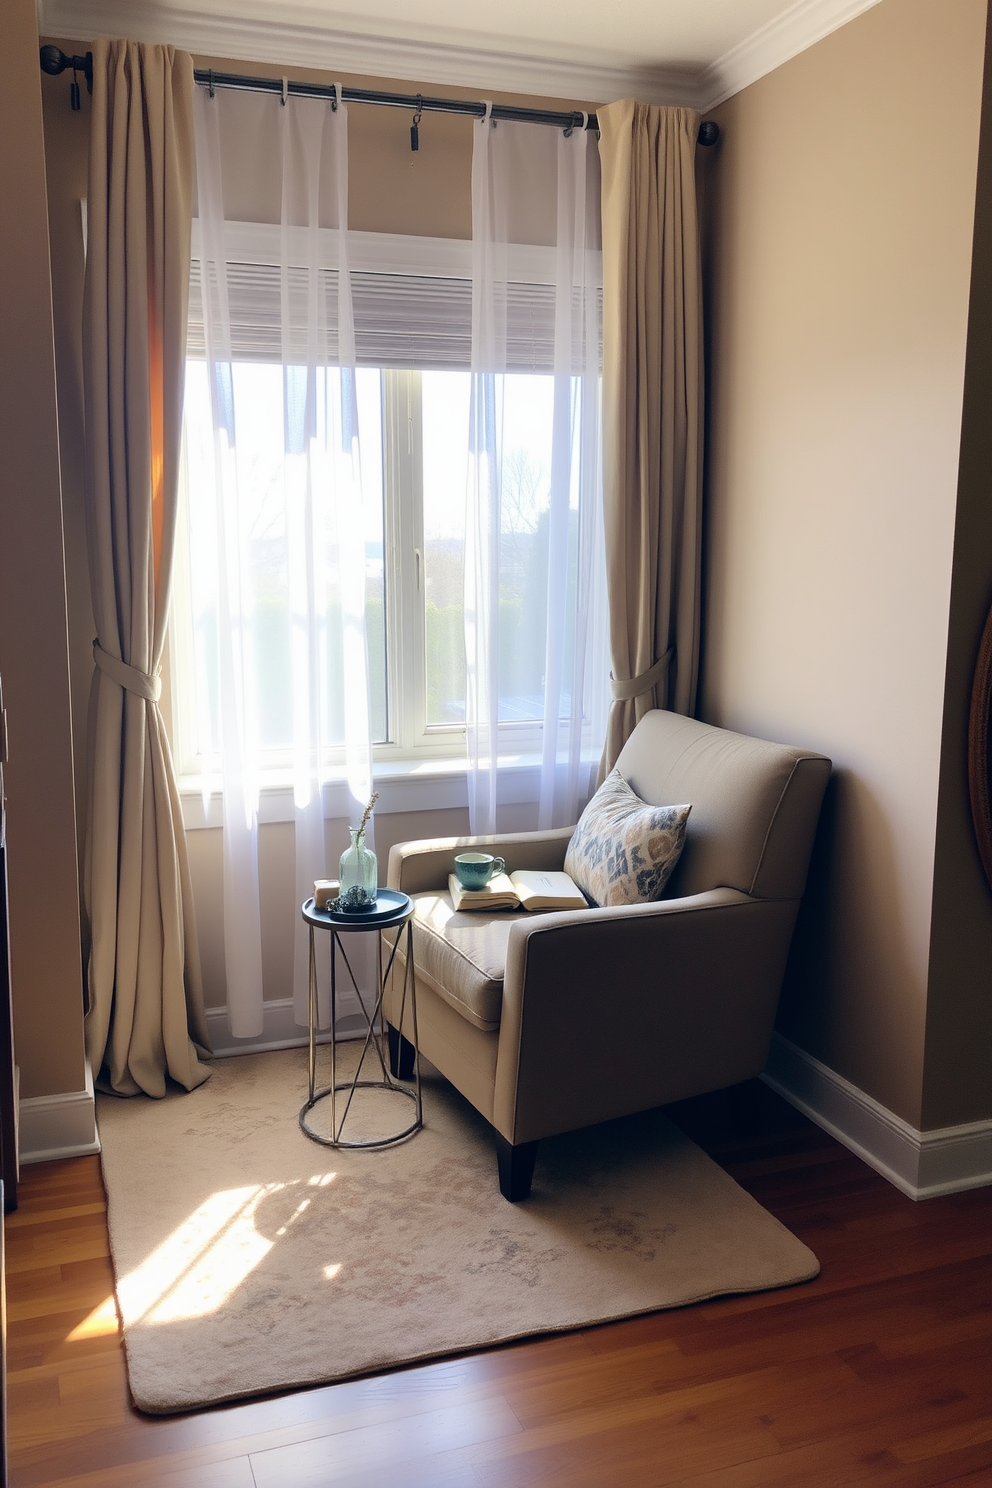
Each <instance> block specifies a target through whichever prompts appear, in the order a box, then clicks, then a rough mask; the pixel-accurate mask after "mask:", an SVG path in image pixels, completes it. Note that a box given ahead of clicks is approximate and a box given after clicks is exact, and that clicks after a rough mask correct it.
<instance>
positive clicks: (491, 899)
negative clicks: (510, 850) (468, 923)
mask: <svg viewBox="0 0 992 1488" xmlns="http://www.w3.org/2000/svg"><path fill="white" fill-rule="evenodd" d="M448 888H449V889H450V890H451V902H452V904H453V905H454V907H455V909H531V910H533V909H585V908H586V907H587V900H586V897H585V895H584V894H583V893H582V890H581V889H580V888H578V887H577V886H576V884H575V881H574V879H572V878H570V877H569V875H568V874H567V873H553V872H550V871H547V872H546V871H545V870H544V869H538V868H518V869H517V871H516V873H497V874H494V875H493V877H492V878H491V879H490V880H489V882H488V883H487V884H486V885H485V887H484V888H481V889H466V888H465V887H464V886H463V885H462V884H460V883H459V882H458V880H457V878H456V877H455V875H454V874H453V873H452V874H451V875H450V876H449V878H448Z"/></svg>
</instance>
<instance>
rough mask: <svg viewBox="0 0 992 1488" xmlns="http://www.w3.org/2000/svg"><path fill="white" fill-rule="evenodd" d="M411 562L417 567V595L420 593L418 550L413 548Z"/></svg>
mask: <svg viewBox="0 0 992 1488" xmlns="http://www.w3.org/2000/svg"><path fill="white" fill-rule="evenodd" d="M413 560H414V562H415V563H416V565H417V593H418V594H419V593H420V549H419V548H414V550H413Z"/></svg>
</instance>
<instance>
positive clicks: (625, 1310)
mask: <svg viewBox="0 0 992 1488" xmlns="http://www.w3.org/2000/svg"><path fill="white" fill-rule="evenodd" d="M351 1047H352V1048H354V1046H351ZM366 1068H367V1066H366ZM305 1088H306V1053H305V1051H304V1050H296V1049H294V1050H286V1051H282V1052H279V1053H273V1054H254V1055H247V1056H242V1057H240V1058H235V1059H220V1060H217V1061H216V1062H215V1063H214V1065H213V1073H212V1075H211V1078H210V1079H209V1080H208V1081H207V1082H206V1083H205V1084H204V1085H201V1086H200V1087H199V1089H197V1090H194V1091H192V1092H191V1093H190V1094H175V1095H169V1096H167V1097H166V1098H165V1100H162V1101H152V1100H143V1099H141V1098H138V1099H135V1100H120V1099H117V1098H114V1097H112V1096H101V1097H100V1098H99V1104H98V1112H99V1126H100V1136H101V1138H102V1142H103V1172H104V1179H105V1182H106V1187H107V1198H108V1207H109V1226H110V1241H111V1248H112V1252H113V1259H114V1268H115V1274H116V1279H117V1299H118V1307H119V1310H120V1314H121V1318H122V1321H123V1327H124V1343H125V1348H126V1351H127V1364H128V1372H129V1376H130V1383H131V1391H132V1394H133V1397H134V1400H135V1403H136V1404H137V1405H138V1406H139V1407H140V1408H141V1409H142V1410H145V1411H150V1412H155V1413H168V1412H170V1411H181V1410H187V1409H192V1408H195V1407H197V1406H205V1405H211V1404H216V1403H218V1402H220V1401H225V1400H234V1399H237V1398H239V1397H244V1396H249V1395H257V1394H262V1393H264V1392H266V1391H275V1390H285V1389H290V1388H292V1387H294V1386H301V1385H313V1384H318V1383H322V1382H327V1381H330V1380H338V1379H343V1378H345V1377H347V1376H349V1375H357V1374H365V1373H369V1372H373V1371H377V1370H382V1369H389V1368H391V1367H393V1366H395V1365H400V1364H405V1363H409V1362H411V1361H412V1360H417V1359H426V1358H430V1357H432V1356H435V1355H439V1354H449V1353H455V1352H458V1351H459V1350H466V1349H472V1350H475V1349H480V1348H485V1347H486V1346H487V1345H490V1344H495V1343H498V1342H501V1341H503V1340H505V1339H510V1338H519V1337H522V1336H524V1335H527V1334H535V1333H543V1332H551V1331H557V1330H561V1329H567V1328H575V1327H580V1326H582V1325H585V1324H589V1323H598V1322H602V1321H605V1320H606V1319H610V1318H619V1317H628V1316H630V1315H631V1314H633V1313H639V1312H650V1311H653V1310H655V1309H656V1308H666V1307H679V1306H683V1305H684V1304H686V1303H689V1302H697V1301H699V1300H701V1299H703V1298H706V1297H714V1296H718V1295H720V1294H721V1293H725V1292H749V1291H758V1290H761V1289H763V1288H767V1287H780V1286H787V1285H789V1284H790V1283H793V1282H799V1281H804V1280H807V1279H808V1278H810V1277H812V1276H815V1275H816V1274H817V1272H818V1270H819V1266H818V1263H817V1260H816V1257H815V1256H814V1255H813V1254H812V1252H811V1251H809V1250H807V1249H806V1247H805V1246H804V1245H802V1244H800V1242H799V1241H798V1240H797V1239H796V1238H795V1237H794V1236H793V1235H791V1234H790V1233H789V1231H788V1230H786V1229H785V1228H783V1226H782V1225H780V1224H779V1223H778V1221H777V1220H776V1219H774V1218H772V1216H771V1215H770V1214H768V1213H767V1212H766V1211H765V1210H764V1209H762V1208H761V1206H760V1205H759V1204H757V1203H756V1202H755V1200H753V1199H752V1198H750V1197H749V1195H748V1194H746V1193H745V1192H744V1191H743V1189H741V1188H739V1187H738V1185H737V1184H736V1183H734V1181H733V1180H732V1179H731V1178H729V1177H728V1176H727V1174H726V1173H724V1172H723V1171H722V1169H721V1168H719V1167H718V1166H717V1165H716V1164H715V1163H714V1162H712V1161H711V1160H710V1159H709V1158H708V1157H707V1156H706V1155H705V1154H704V1153H703V1152H701V1151H700V1150H699V1148H698V1147H696V1146H695V1145H694V1144H693V1143H692V1142H690V1141H689V1140H688V1138H686V1137H685V1136H683V1135H682V1134H681V1133H680V1132H679V1131H678V1130H677V1129H676V1128H675V1127H674V1126H672V1125H671V1123H670V1122H668V1121H667V1120H666V1119H665V1118H664V1117H663V1116H662V1115H660V1114H659V1113H657V1112H652V1113H648V1114H647V1115H644V1116H638V1117H631V1118H627V1119H625V1120H623V1121H615V1122H611V1123H609V1124H607V1125H605V1126H602V1127H597V1128H592V1129H589V1130H586V1131H582V1132H577V1133H573V1134H570V1135H568V1136H564V1137H554V1138H551V1139H549V1140H547V1141H546V1142H543V1143H542V1144H541V1147H540V1149H539V1152H538V1159H537V1168H536V1171H535V1175H534V1187H533V1192H532V1196H531V1198H530V1199H528V1200H526V1201H525V1202H524V1203H522V1204H508V1203H507V1202H506V1201H505V1200H504V1199H503V1198H502V1197H501V1196H500V1192H499V1188H498V1185H497V1180H496V1161H495V1155H494V1151H493V1146H492V1141H491V1136H490V1133H489V1128H488V1127H487V1125H486V1124H485V1122H484V1121H483V1120H482V1119H481V1118H480V1117H479V1116H478V1115H477V1114H476V1113H475V1111H473V1110H472V1108H471V1107H470V1106H469V1105H468V1104H467V1103H466V1102H465V1101H463V1100H462V1098H461V1097H460V1096H459V1095H458V1094H457V1092H455V1091H454V1090H453V1089H452V1088H451V1087H450V1086H449V1085H447V1084H446V1083H445V1082H444V1081H442V1080H441V1079H440V1078H439V1077H437V1076H434V1077H433V1078H428V1079H426V1080H425V1082H424V1114H425V1122H426V1125H425V1129H424V1130H423V1131H421V1132H419V1133H418V1134H417V1135H416V1136H414V1137H413V1138H412V1139H411V1140H409V1141H407V1142H405V1143H403V1144H401V1145H399V1146H397V1147H393V1148H390V1149H386V1150H382V1151H366V1152H344V1151H335V1150H331V1149H328V1148H324V1147H321V1146H319V1145H317V1144H316V1143H314V1142H312V1141H310V1140H309V1139H308V1138H307V1137H306V1136H304V1134H303V1133H302V1132H301V1131H300V1129H299V1126H298V1124H297V1114H298V1111H299V1107H300V1105H301V1104H302V1102H303V1099H304V1096H305ZM369 1099H370V1101H372V1102H375V1101H377V1100H379V1101H381V1100H382V1099H383V1098H382V1097H380V1096H377V1095H376V1094H375V1093H374V1092H373V1093H371V1094H370V1096H369ZM385 1099H386V1100H389V1099H391V1100H392V1101H393V1102H394V1103H402V1107H403V1109H402V1110H401V1111H397V1109H396V1108H395V1106H394V1108H393V1109H392V1110H391V1112H390V1117H391V1119H392V1121H393V1123H394V1129H398V1128H399V1127H401V1126H403V1125H405V1124H406V1123H407V1122H408V1121H409V1119H410V1117H409V1112H410V1110H411V1109H412V1107H411V1106H410V1103H409V1102H406V1101H404V1100H403V1098H402V1097H401V1096H393V1097H385ZM324 1104H326V1103H324ZM318 1110H320V1107H318ZM367 1116H368V1120H369V1121H375V1120H381V1119H383V1118H382V1116H381V1113H373V1112H371V1111H369V1112H368V1113H367ZM397 1117H398V1118H399V1119H397Z"/></svg>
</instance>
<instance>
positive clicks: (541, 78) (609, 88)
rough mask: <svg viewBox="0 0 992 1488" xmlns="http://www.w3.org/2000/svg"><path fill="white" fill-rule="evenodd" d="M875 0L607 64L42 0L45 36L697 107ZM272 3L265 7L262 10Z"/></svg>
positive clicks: (285, 20)
mask: <svg viewBox="0 0 992 1488" xmlns="http://www.w3.org/2000/svg"><path fill="white" fill-rule="evenodd" d="M877 4H878V0H795V3H794V4H792V5H790V6H788V7H787V8H786V9H785V10H783V11H782V13H781V14H780V15H778V16H776V17H775V18H774V19H773V20H771V21H769V22H768V23H767V25H765V26H762V27H761V29H760V30H758V31H755V32H753V33H752V35H750V36H747V37H745V38H744V40H743V41H741V42H739V43H738V44H737V45H736V46H734V47H731V48H730V50H729V51H727V52H725V53H724V54H723V55H722V56H721V57H718V58H717V59H716V60H715V61H714V62H712V63H710V64H709V65H708V66H706V67H704V68H702V69H697V70H695V71H693V70H688V69H684V68H683V69H679V68H674V67H668V68H666V67H661V66H655V65H651V64H649V63H645V65H644V66H642V67H641V66H629V65H627V66H624V65H609V64H604V63H603V62H602V61H601V60H598V59H596V60H594V59H593V58H592V57H591V56H589V57H588V58H585V57H583V56H581V55H572V56H563V55H558V56H555V57H549V56H535V55H533V54H532V53H528V52H524V51H522V50H513V49H511V48H502V47H498V46H495V45H489V46H482V45H475V46H471V45H468V44H466V43H465V42H464V41H463V40H460V41H457V42H455V41H449V42H446V41H444V40H442V39H439V40H424V39H423V38H418V37H401V36H385V35H381V34H377V33H375V32H373V31H369V32H367V33H360V32H355V31H347V30H342V29H335V28H332V27H328V26H324V25H321V24H320V23H319V21H316V20H315V19H314V11H313V9H312V7H310V6H308V5H301V4H295V5H290V4H288V3H286V4H283V5H279V6H276V5H275V4H273V5H272V6H271V8H269V7H267V6H266V5H264V4H263V5H260V6H258V7H257V8H256V11H255V14H253V15H248V14H245V13H244V11H242V13H241V14H237V13H234V12H232V13H230V14H223V13H217V12H207V11H203V10H197V9H194V8H192V7H187V6H181V5H175V4H172V3H165V4H163V3H162V0H129V3H127V4H126V5H125V4H124V0H38V25H39V30H40V31H41V34H42V35H45V36H60V37H65V38H66V39H74V40H80V41H82V40H84V39H87V38H92V37H94V36H114V35H120V34H121V32H122V30H123V31H126V34H127V35H128V36H129V37H130V38H132V39H133V40H135V41H152V42H170V43H171V44H172V45H173V46H180V47H184V48H185V49H186V50H187V51H190V52H193V53H196V54H198V55H200V56H213V57H227V58H234V59H240V60H242V61H244V62H272V63H276V64H282V65H284V66H286V67H290V66H293V67H313V68H318V69H320V70H322V71H327V72H330V73H335V72H338V73H360V74H363V75H366V76H370V77H384V78H399V79H408V80H410V81H411V82H417V83H425V82H426V83H436V84H440V85H444V84H447V85H457V86H462V87H473V88H480V89H486V88H489V89H492V90H494V91H497V92H509V93H525V94H532V95H534V96H536V97H542V98H561V99H569V100H576V99H591V100H595V101H598V102H603V103H605V102H608V101H609V100H611V99H614V98H625V97H631V96H634V97H637V98H639V99H641V100H642V101H643V102H645V103H679V104H686V105H689V106H691V107H693V108H698V109H700V110H701V111H705V110H706V109H710V108H714V107H715V106H716V105H717V104H718V103H722V102H723V101H724V99H726V98H730V97H731V96H732V95H733V94H734V93H739V92H740V90H741V89H742V88H746V87H748V85H749V84H751V83H753V82H756V81H757V80H758V78H761V77H764V76H765V74H766V73H769V72H772V71H774V69H775V68H776V67H780V66H781V65H782V63H783V62H788V61H789V60H790V58H792V57H795V56H798V54H799V53H800V52H804V51H806V49H807V48H808V47H811V46H813V45H815V43H816V42H818V41H821V40H822V39H823V37H825V36H829V35H830V33H831V32H832V31H837V30H839V29H840V27H841V26H845V25H847V23H848V21H853V20H855V19H856V18H857V17H858V16H859V15H861V14H862V13H863V12H864V11H866V10H870V9H871V7H872V6H873V5H877ZM266 10H268V13H267V14H266Z"/></svg>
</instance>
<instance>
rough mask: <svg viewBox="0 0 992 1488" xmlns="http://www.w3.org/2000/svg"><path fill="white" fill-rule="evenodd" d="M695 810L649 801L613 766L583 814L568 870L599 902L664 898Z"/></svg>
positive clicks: (567, 861)
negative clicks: (659, 804) (653, 804)
mask: <svg viewBox="0 0 992 1488" xmlns="http://www.w3.org/2000/svg"><path fill="white" fill-rule="evenodd" d="M691 810H692V807H691V806H649V805H648V804H647V802H646V801H642V800H641V798H640V796H637V795H635V794H634V792H633V791H632V790H631V788H630V786H629V785H628V784H627V782H626V780H624V778H623V776H622V775H621V774H620V771H619V770H613V771H612V772H611V774H609V775H607V777H606V779H605V780H604V781H603V783H602V785H601V786H600V787H599V790H598V791H597V792H596V794H595V795H594V796H593V798H592V800H591V801H590V802H589V804H588V805H587V807H586V809H585V811H583V813H582V815H581V816H580V817H579V824H578V826H577V827H576V828H575V831H574V832H573V833H572V840H571V841H570V842H569V844H568V851H567V853H566V854H565V872H566V873H570V874H571V875H572V877H573V878H574V879H575V882H576V883H577V884H578V886H579V888H580V889H581V890H582V892H583V893H584V894H585V895H586V897H587V898H589V899H592V900H593V901H594V903H596V904H598V905H604V904H642V903H644V902H645V901H648V900H651V899H660V898H661V894H662V890H663V889H664V887H665V885H666V883H667V882H668V880H669V878H670V876H671V873H672V869H673V868H674V867H675V864H676V863H677V862H678V860H679V854H680V853H681V851H682V844H683V842H684V841H685V824H686V822H687V820H688V818H689V812H690V811H691Z"/></svg>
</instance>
